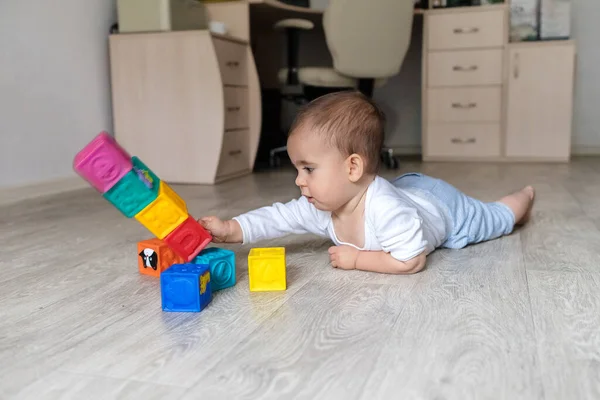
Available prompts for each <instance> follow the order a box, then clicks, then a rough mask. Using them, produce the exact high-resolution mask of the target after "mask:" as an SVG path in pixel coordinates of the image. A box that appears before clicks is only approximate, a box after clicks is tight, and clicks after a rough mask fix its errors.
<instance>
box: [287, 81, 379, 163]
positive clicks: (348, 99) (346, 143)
mask: <svg viewBox="0 0 600 400" xmlns="http://www.w3.org/2000/svg"><path fill="white" fill-rule="evenodd" d="M384 126H385V115H384V113H383V112H382V111H381V110H380V109H379V107H378V106H377V104H375V102H374V101H373V100H371V99H370V98H368V97H367V96H365V95H364V94H362V93H360V92H358V91H354V90H350V91H340V92H334V93H329V94H326V95H324V96H321V97H318V98H317V99H315V100H313V101H311V102H310V103H308V104H307V105H305V106H304V107H303V108H301V109H300V111H299V112H298V115H297V116H296V119H295V120H294V123H293V124H292V127H291V129H290V136H291V135H293V134H294V132H296V131H297V130H298V129H299V128H303V129H308V130H310V131H313V132H315V133H317V134H319V135H320V136H321V137H322V138H324V139H325V140H326V141H327V142H328V143H329V144H330V145H332V146H333V147H334V148H336V149H338V150H339V151H340V152H341V153H342V154H343V155H344V156H346V157H347V156H350V155H351V154H358V155H360V156H362V157H363V158H364V159H365V163H366V165H365V173H368V174H375V173H377V172H378V171H379V168H380V163H381V161H380V154H381V148H382V146H383V136H384Z"/></svg>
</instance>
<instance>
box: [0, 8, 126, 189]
mask: <svg viewBox="0 0 600 400" xmlns="http://www.w3.org/2000/svg"><path fill="white" fill-rule="evenodd" d="M115 21H116V11H115V5H114V0H84V1H82V0H53V1H34V2H29V1H23V0H0V188H3V187H9V186H20V185H28V184H32V183H37V182H42V181H49V180H54V179H60V178H68V177H72V176H75V175H74V173H73V172H72V167H71V166H72V160H73V156H74V155H75V153H76V152H77V151H78V150H79V149H80V148H81V147H82V146H84V145H85V143H87V141H89V140H90V139H91V138H92V137H93V136H94V135H96V134H97V133H98V132H99V131H101V130H108V131H109V132H111V131H112V117H111V112H110V85H109V67H108V51H107V36H108V32H109V29H110V25H111V24H112V23H114V22H115Z"/></svg>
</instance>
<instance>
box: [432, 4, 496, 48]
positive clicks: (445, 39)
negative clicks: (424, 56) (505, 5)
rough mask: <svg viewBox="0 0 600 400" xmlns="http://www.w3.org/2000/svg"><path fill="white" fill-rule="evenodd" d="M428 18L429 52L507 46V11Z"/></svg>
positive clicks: (440, 15)
mask: <svg viewBox="0 0 600 400" xmlns="http://www.w3.org/2000/svg"><path fill="white" fill-rule="evenodd" d="M428 18H429V19H428V21H429V22H428V25H427V26H428V32H427V33H428V41H427V46H428V49H429V50H449V49H468V48H476V47H499V46H502V45H503V44H504V37H505V33H504V30H505V21H506V13H505V11H504V10H493V11H477V12H464V13H454V12H453V13H448V14H438V15H431V16H429V17H428Z"/></svg>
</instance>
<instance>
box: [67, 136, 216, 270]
mask: <svg viewBox="0 0 600 400" xmlns="http://www.w3.org/2000/svg"><path fill="white" fill-rule="evenodd" d="M73 168H74V169H75V171H76V172H77V173H78V174H79V175H80V176H81V177H82V178H84V179H85V180H86V181H88V182H89V183H90V185H92V186H93V187H94V188H96V190H98V191H99V192H100V193H102V196H103V197H104V198H105V199H106V200H108V201H109V202H110V203H111V204H112V205H114V206H115V207H116V208H117V209H118V210H119V211H120V212H121V213H122V214H123V215H124V216H125V217H127V218H135V219H136V220H137V221H138V222H140V223H141V224H142V225H144V226H145V227H146V228H147V229H148V230H149V231H150V232H152V233H153V234H154V235H155V236H156V237H157V238H158V239H160V240H162V241H163V242H165V243H166V244H167V245H168V246H169V247H170V248H171V249H172V250H173V251H174V252H175V253H176V254H177V255H178V256H180V257H181V258H183V259H184V260H185V261H187V262H190V261H192V260H193V259H194V258H195V257H196V256H197V255H198V253H200V251H201V250H202V249H203V248H204V247H206V245H208V243H210V241H211V240H212V237H211V235H210V234H209V233H208V232H207V231H206V230H205V229H204V228H203V227H202V226H201V225H200V224H199V223H198V222H197V221H196V220H195V219H194V218H193V217H192V216H191V215H189V213H188V210H187V206H186V203H185V201H183V199H181V197H179V196H178V195H177V193H175V191H174V190H173V189H171V187H170V186H169V185H167V184H166V183H165V182H164V181H162V180H160V179H159V178H158V176H156V174H154V172H152V170H151V169H150V168H148V167H147V166H146V165H145V164H144V163H143V162H142V161H141V160H140V159H139V158H138V157H131V156H130V155H129V154H128V153H127V152H126V151H125V150H124V149H123V148H122V147H121V146H120V145H119V144H117V142H116V141H115V140H114V139H113V138H112V137H111V136H110V135H108V133H106V132H101V133H100V134H99V135H98V136H96V137H95V138H94V139H93V140H92V141H91V142H90V143H89V144H88V145H87V146H85V147H84V148H83V149H82V150H81V151H80V152H79V153H77V155H76V156H75V160H74V161H73Z"/></svg>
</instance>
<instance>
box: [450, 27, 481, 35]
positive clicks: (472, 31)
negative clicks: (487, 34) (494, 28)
mask: <svg viewBox="0 0 600 400" xmlns="http://www.w3.org/2000/svg"><path fill="white" fill-rule="evenodd" d="M477 32H479V28H475V27H473V28H471V29H467V30H465V29H463V28H454V33H455V34H457V35H461V34H463V33H477Z"/></svg>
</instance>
